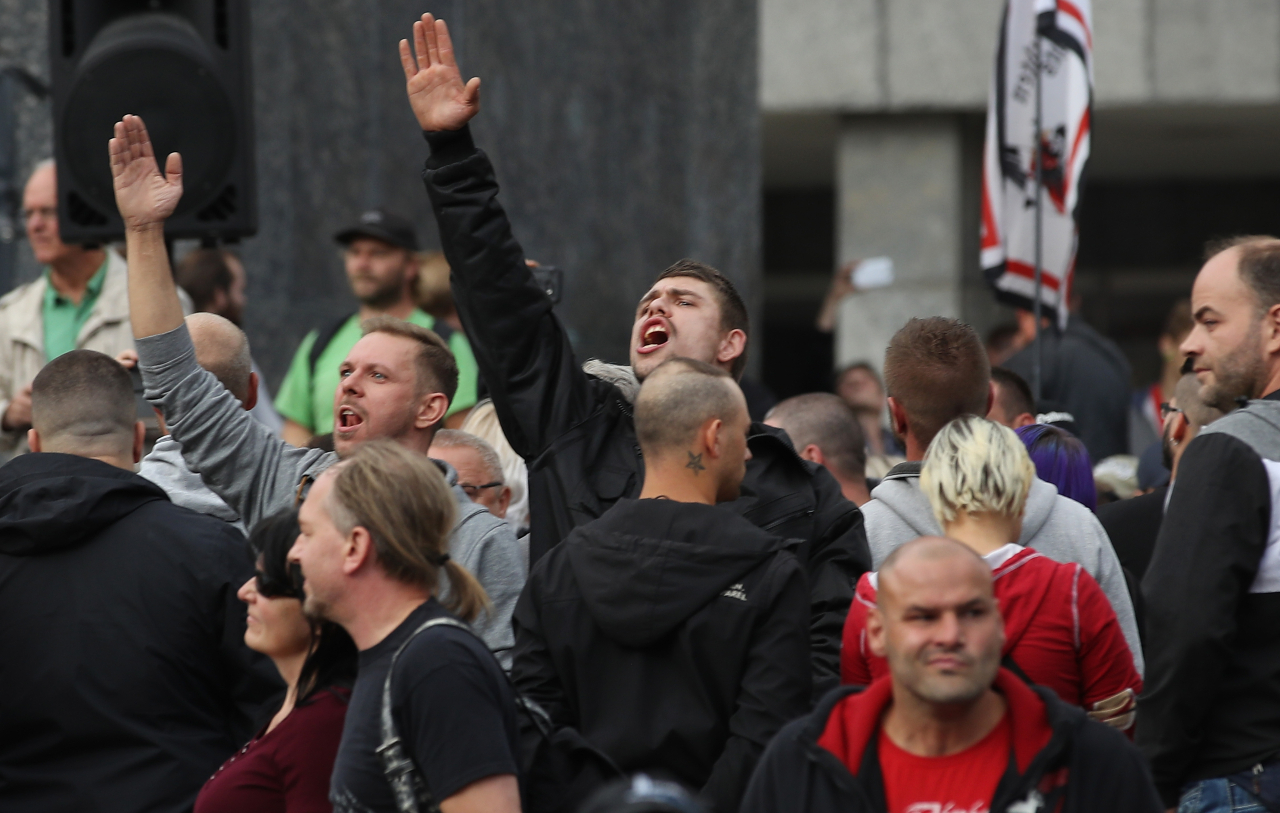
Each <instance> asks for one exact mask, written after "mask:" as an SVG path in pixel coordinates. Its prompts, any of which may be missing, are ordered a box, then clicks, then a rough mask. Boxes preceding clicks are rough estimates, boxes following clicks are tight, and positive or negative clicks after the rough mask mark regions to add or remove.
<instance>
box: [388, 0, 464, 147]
mask: <svg viewBox="0 0 1280 813" xmlns="http://www.w3.org/2000/svg"><path fill="white" fill-rule="evenodd" d="M413 47H414V52H415V53H416V57H415V54H414V53H410V51H409V41H408V40H400V65H401V66H402V67H403V68H404V79H405V90H406V91H407V92H408V94H409V106H410V107H412V108H413V115H414V116H415V117H416V118H417V119H418V126H420V127H421V128H422V130H423V132H426V133H437V132H440V131H441V130H457V129H459V128H461V127H462V126H463V125H464V124H466V123H467V122H469V121H471V119H472V117H474V116H475V114H476V113H479V112H480V77H478V76H477V77H473V78H472V79H471V81H469V82H467V83H466V84H465V85H464V84H463V83H462V74H461V73H460V72H459V71H458V60H457V59H456V58H455V57H454V54H453V40H452V39H451V38H450V37H449V26H447V25H445V22H444V20H437V19H436V18H434V17H432V16H431V15H430V14H423V15H422V19H421V20H419V21H418V22H416V23H414V24H413Z"/></svg>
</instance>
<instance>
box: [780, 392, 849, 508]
mask: <svg viewBox="0 0 1280 813" xmlns="http://www.w3.org/2000/svg"><path fill="white" fill-rule="evenodd" d="M764 422H765V423H766V424H767V425H769V426H776V427H778V428H779V429H781V430H782V431H784V432H786V433H787V437H788V438H790V439H791V445H792V446H794V447H795V449H796V454H798V455H800V457H802V458H804V459H805V460H812V461H813V462H814V463H817V464H818V465H819V466H823V467H824V468H826V470H827V471H829V472H831V476H832V477H834V478H836V482H837V483H839V484H840V492H841V493H842V494H844V498H845V499H846V500H848V501H849V502H851V503H853V504H854V505H858V506H862V505H865V504H866V503H867V502H869V501H870V500H871V493H870V492H869V491H868V490H867V444H866V441H865V439H864V437H863V435H862V425H861V424H860V423H858V414H857V413H856V412H854V411H853V410H852V409H851V408H850V407H849V405H848V404H847V403H845V401H844V399H843V398H841V397H840V396H838V395H832V394H831V393H828V392H811V393H807V394H805V395H797V396H795V397H792V398H788V399H787V400H785V401H783V402H781V403H780V404H778V405H777V406H775V407H774V408H773V409H771V410H769V414H767V415H765V416H764Z"/></svg>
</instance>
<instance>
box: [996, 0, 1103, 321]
mask: <svg viewBox="0 0 1280 813" xmlns="http://www.w3.org/2000/svg"><path fill="white" fill-rule="evenodd" d="M1092 21H1093V15H1092V10H1091V8H1090V0H1008V3H1007V4H1006V6H1005V12H1004V23H1003V26H1002V28H1001V33H1000V45H999V47H998V48H997V50H996V69H995V75H994V76H993V78H992V82H991V96H990V101H989V103H988V107H987V135H986V144H985V149H984V152H983V161H982V234H981V247H982V270H983V274H984V275H985V277H986V279H987V281H988V282H989V283H990V284H991V286H992V287H993V288H994V289H995V292H996V298H997V299H999V300H1000V301H1002V302H1006V303H1008V304H1010V305H1014V306H1016V307H1021V308H1027V309H1028V310H1030V309H1031V308H1032V303H1033V301H1034V299H1035V281H1034V278H1035V245H1036V243H1035V241H1036V213H1035V207H1036V182H1035V181H1036V162H1037V161H1039V160H1041V157H1042V156H1043V161H1044V164H1043V168H1042V170H1041V179H1042V180H1041V186H1042V187H1043V190H1044V192H1043V199H1042V201H1041V206H1042V210H1043V211H1042V217H1043V221H1042V225H1041V231H1040V234H1041V241H1042V243H1041V269H1042V280H1043V288H1042V290H1041V300H1040V301H1041V303H1042V307H1043V308H1045V309H1046V310H1048V311H1056V312H1057V315H1058V321H1059V324H1060V325H1063V326H1065V324H1066V319H1067V305H1068V300H1069V297H1070V292H1071V280H1072V276H1073V274H1074V271H1075V262H1076V241H1077V230H1076V208H1077V206H1078V205H1079V202H1080V183H1081V180H1082V179H1083V177H1084V168H1085V163H1086V162H1087V161H1088V159H1089V141H1090V118H1091V111H1092V107H1093V28H1092ZM1037 32H1038V33H1039V36H1040V40H1041V41H1040V43H1039V51H1038V53H1039V54H1040V59H1039V62H1040V65H1041V71H1042V72H1041V77H1040V98H1039V99H1038V100H1037V98H1036V68H1037V42H1036V35H1037ZM1037 102H1039V105H1040V118H1041V121H1040V124H1041V126H1040V131H1039V132H1038V133H1037V132H1036V104H1037Z"/></svg>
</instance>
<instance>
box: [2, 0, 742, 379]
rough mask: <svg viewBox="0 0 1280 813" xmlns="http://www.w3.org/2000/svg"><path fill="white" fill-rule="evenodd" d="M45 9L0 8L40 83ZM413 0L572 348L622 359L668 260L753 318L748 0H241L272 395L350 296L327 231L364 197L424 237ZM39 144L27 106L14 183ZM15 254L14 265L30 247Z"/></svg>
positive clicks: (5, 30)
mask: <svg viewBox="0 0 1280 813" xmlns="http://www.w3.org/2000/svg"><path fill="white" fill-rule="evenodd" d="M45 8H46V2H45V0H0V58H9V59H16V61H18V62H19V63H20V64H23V65H25V66H27V67H29V68H31V69H32V70H33V71H34V72H35V73H37V74H39V75H42V76H47V74H48V66H47V63H46V61H45V50H44V49H45V40H46V31H45V19H46V16H45ZM424 11H431V12H434V13H437V14H439V15H440V16H443V17H444V18H446V19H447V20H448V21H449V22H450V24H451V27H452V28H453V30H454V32H455V36H456V39H457V48H458V55H459V60H460V62H461V65H462V69H463V71H464V72H465V73H466V74H467V75H469V76H470V75H479V76H481V77H482V80H483V83H484V84H483V87H482V91H481V114H480V117H479V119H478V120H477V122H476V124H475V134H476V138H477V141H478V142H479V143H480V145H481V146H482V147H483V148H484V149H485V150H486V151H487V152H488V153H489V154H490V156H492V158H493V160H494V163H495V164H496V166H497V169H498V176H499V180H500V182H502V184H503V193H502V200H503V201H504V203H505V204H506V206H507V207H508V210H509V212H510V213H511V217H512V220H513V222H514V224H515V233H516V235H517V237H518V238H520V239H521V240H522V242H523V243H524V245H525V248H526V253H527V254H528V256H530V257H533V258H536V259H538V260H540V261H542V262H545V263H551V264H554V265H557V266H559V267H561V268H563V269H564V270H565V276H566V292H565V296H564V302H563V304H562V305H561V307H560V310H561V313H562V316H563V318H564V319H565V320H566V322H567V323H568V324H569V325H570V327H571V331H572V334H573V335H574V337H575V339H576V341H577V344H578V348H579V351H580V353H582V354H583V355H584V356H586V355H592V356H599V357H602V358H606V359H608V360H611V361H625V360H626V351H627V338H628V332H629V331H628V327H629V325H630V321H631V314H632V312H633V310H634V307H635V303H636V301H637V300H638V299H639V297H640V296H641V294H643V292H644V291H645V290H646V289H647V287H648V285H649V284H650V283H651V281H652V279H653V277H654V276H656V274H657V272H658V271H660V270H661V269H663V268H665V267H666V266H667V265H669V264H670V263H672V262H674V261H675V260H678V259H680V258H681V257H686V256H689V257H695V258H697V259H701V260H704V261H706V262H709V263H711V264H713V265H715V266H717V267H719V268H721V269H722V270H723V271H725V272H726V273H727V274H729V275H730V276H731V277H732V278H733V279H734V280H735V281H736V282H737V283H738V284H739V285H741V286H742V287H743V293H744V294H745V295H746V297H747V300H748V302H749V304H750V305H751V306H752V308H753V310H758V301H759V293H758V292H759V288H760V285H759V206H760V203H759V201H760V169H759V115H758V101H757V99H758V89H757V74H758V72H757V66H756V60H757V57H756V53H757V41H758V35H757V30H758V25H757V18H756V4H755V2H753V0H706V1H705V2H699V3H684V2H674V1H673V0H665V2H660V3H648V4H644V6H643V8H641V7H639V6H635V5H632V4H612V3H593V2H587V0H577V1H576V2H564V3H557V4H536V3H526V2H519V1H518V0H492V1H491V2H487V3H483V4H481V3H474V2H465V1H464V0H426V1H425V2H424V0H417V2H405V0H380V1H379V2H378V3H376V4H374V3H368V2H363V1H362V0H270V2H268V0H256V2H254V3H253V6H252V14H253V23H252V24H253V36H254V43H253V62H254V73H255V82H254V84H255V89H256V97H255V115H256V118H257V120H256V129H257V144H258V154H257V164H258V203H259V213H260V214H259V232H258V235H257V236H256V237H254V238H251V239H248V240H246V241H245V242H244V243H243V244H242V245H241V246H240V251H241V253H242V255H243V257H244V260H245V264H246V267H247V268H248V270H249V275H250V283H249V300H250V301H249V307H248V311H247V315H246V327H247V330H248V332H249V336H250V339H251V341H252V343H253V347H254V354H255V356H256V357H257V358H258V360H259V362H260V363H261V365H262V366H263V368H264V370H265V371H266V373H267V377H268V380H269V381H270V382H271V384H272V385H273V386H274V385H277V384H278V383H279V380H280V377H281V376H282V375H283V372H284V370H285V367H286V366H287V364H288V361H289V358H290V357H291V355H292V353H293V351H294V348H295V347H296V346H297V343H298V341H299V340H300V339H301V337H302V336H303V335H304V334H305V333H306V331H307V330H309V329H311V328H313V327H317V326H319V325H323V324H325V323H326V322H328V321H331V320H332V319H334V318H336V317H338V316H340V315H341V314H343V313H345V312H348V311H349V310H350V309H352V308H353V307H354V300H352V299H351V298H350V296H349V294H348V292H347V287H346V283H345V279H344V276H343V273H342V266H341V260H340V257H339V255H338V253H337V250H336V249H335V247H334V246H333V244H332V241H331V239H330V238H331V235H332V234H333V232H335V231H336V230H337V229H339V228H340V227H341V226H343V225H345V224H346V223H347V222H348V221H350V220H352V219H353V218H354V217H355V216H356V215H357V214H358V213H359V212H360V211H361V210H362V209H364V208H366V207H369V206H372V205H377V204H381V205H386V206H387V207H389V208H391V209H393V210H397V211H400V212H403V213H405V214H406V215H409V216H411V217H413V218H414V219H415V220H416V221H417V222H419V223H420V224H422V225H421V236H422V239H423V241H424V242H425V243H426V244H428V245H435V244H437V242H438V240H437V238H436V235H435V230H434V226H433V225H431V223H430V212H429V209H428V206H427V201H426V196H425V194H424V193H423V191H422V187H421V182H420V180H419V171H420V169H421V166H422V161H423V159H424V158H425V155H426V147H425V144H424V143H423V141H422V138H421V135H420V133H419V132H418V131H417V128H416V125H415V124H414V121H413V117H412V114H411V113H410V112H409V109H408V105H407V102H406V101H405V99H404V77H403V73H402V72H401V69H400V65H399V60H398V57H397V55H396V43H397V42H398V41H399V39H400V38H402V37H405V36H408V34H409V27H410V25H411V24H412V22H413V20H414V19H415V17H416V16H417V15H419V14H421V13H422V12H424ZM50 137H51V134H50V124H49V114H48V106H47V105H46V104H40V103H36V102H34V101H33V100H24V101H23V102H22V105H21V108H20V111H19V166H20V168H21V174H22V176H23V177H25V175H26V173H27V171H29V168H30V167H31V165H32V164H34V162H35V161H36V160H38V159H39V158H40V157H43V156H45V155H48V154H49V153H50V149H49V143H50V141H49V140H50ZM104 160H105V145H104ZM17 253H18V255H19V258H20V262H21V265H20V273H21V275H22V278H24V279H29V278H31V277H32V276H34V275H35V273H37V271H38V269H36V268H35V267H34V263H33V261H32V259H31V256H30V251H29V250H28V249H27V248H26V246H25V244H20V245H19V246H18V249H17Z"/></svg>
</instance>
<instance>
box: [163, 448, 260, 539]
mask: <svg viewBox="0 0 1280 813" xmlns="http://www.w3.org/2000/svg"><path fill="white" fill-rule="evenodd" d="M138 474H140V475H142V476H143V477H145V478H147V479H148V480H150V481H151V482H153V483H155V484H156V485H158V486H160V487H161V488H163V489H164V493H165V494H168V495H169V500H170V501H171V502H172V503H173V504H174V505H180V506H182V507H183V508H190V509H191V510H192V511H195V512H196V513H197V514H208V515H209V516H211V517H217V518H218V519H220V520H222V521H223V522H226V523H230V524H231V525H234V526H235V528H236V530H237V531H239V532H240V533H242V534H243V533H248V531H246V530H245V527H244V523H243V522H241V521H240V515H239V514H237V513H236V512H235V509H234V508H232V507H231V506H229V505H227V503H226V501H225V500H223V499H222V498H221V497H219V496H218V495H217V494H214V493H213V492H212V491H211V490H210V489H209V487H208V486H207V485H205V484H204V480H201V479H200V475H199V474H197V473H196V472H194V471H192V470H191V469H190V468H188V467H187V461H186V460H185V459H183V457H182V444H181V443H179V442H178V441H176V440H174V439H173V435H165V436H163V437H161V438H160V439H159V440H157V441H156V445H155V446H153V447H151V451H150V453H148V454H147V456H146V457H144V458H142V465H140V466H138Z"/></svg>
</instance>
